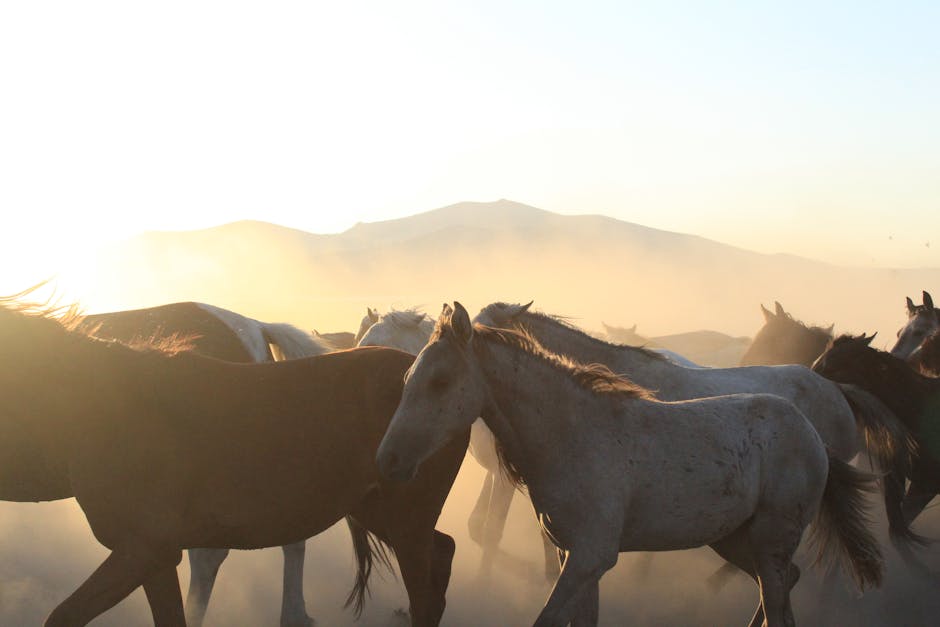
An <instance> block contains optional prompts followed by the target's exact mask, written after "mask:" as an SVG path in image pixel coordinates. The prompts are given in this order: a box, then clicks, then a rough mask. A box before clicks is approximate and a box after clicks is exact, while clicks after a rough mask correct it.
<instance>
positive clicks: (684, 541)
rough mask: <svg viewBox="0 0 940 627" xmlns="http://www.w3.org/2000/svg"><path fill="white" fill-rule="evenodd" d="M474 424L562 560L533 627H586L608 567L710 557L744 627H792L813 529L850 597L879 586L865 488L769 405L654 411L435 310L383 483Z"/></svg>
mask: <svg viewBox="0 0 940 627" xmlns="http://www.w3.org/2000/svg"><path fill="white" fill-rule="evenodd" d="M477 416H482V417H483V420H484V421H485V422H486V424H487V426H488V427H489V428H490V429H491V430H492V432H493V433H494V434H495V436H496V439H497V441H498V443H499V447H500V451H501V452H500V456H501V459H502V460H503V461H504V463H505V465H506V468H507V469H508V471H509V472H510V473H511V475H512V476H513V477H514V478H515V480H516V481H518V482H520V483H521V482H524V483H525V484H526V485H527V486H528V490H529V494H530V496H531V499H532V503H533V505H534V506H535V509H536V512H537V513H538V515H539V519H540V521H541V524H542V526H543V528H544V529H545V531H546V533H547V534H548V535H549V536H550V537H551V538H552V539H553V541H554V543H555V544H556V545H557V546H558V547H559V549H561V550H562V551H563V552H564V564H563V566H562V569H561V574H560V576H559V578H558V580H557V582H556V583H555V586H554V588H553V590H552V593H551V596H550V597H549V599H548V601H547V603H546V605H545V607H544V609H543V610H542V612H541V614H540V615H539V617H538V619H537V620H536V621H535V625H536V626H537V627H550V626H552V627H562V626H564V625H567V624H568V623H569V622H571V624H572V625H575V626H576V627H587V626H590V625H596V624H597V620H598V581H599V579H600V577H601V576H602V575H603V574H604V573H605V572H606V571H607V570H609V569H610V568H612V567H613V566H614V564H615V563H616V562H617V557H618V554H619V553H620V552H624V551H651V550H657V551H665V550H675V549H686V548H691V547H696V546H702V545H706V544H707V545H709V546H711V547H712V548H713V549H714V550H715V551H716V552H717V553H718V554H719V555H720V556H722V557H723V558H724V559H726V560H728V561H729V562H731V563H733V564H734V565H736V566H737V567H738V568H740V569H742V570H744V571H745V572H747V573H748V574H749V575H750V576H751V577H752V578H754V580H755V581H756V582H758V585H759V587H760V599H761V609H762V612H761V611H758V613H757V614H755V617H754V619H753V620H752V622H751V625H758V624H760V623H761V622H762V619H763V615H766V623H764V624H766V625H768V626H770V627H776V626H783V625H793V624H794V620H793V614H792V610H791V607H790V599H789V595H790V588H791V587H792V586H793V585H794V584H795V583H796V579H797V578H798V573H799V571H798V569H797V568H796V566H795V565H794V564H793V563H792V557H793V553H794V551H795V550H796V547H797V545H798V544H799V542H800V538H801V536H802V533H803V530H804V529H805V528H806V526H807V525H808V524H809V523H810V522H811V521H813V520H814V518H815V521H816V530H817V531H819V532H821V534H822V536H823V537H824V542H822V543H821V552H820V555H821V556H823V557H825V556H830V555H839V556H841V557H842V558H843V559H844V563H847V564H849V565H850V566H849V570H850V571H851V573H852V574H853V576H854V577H855V579H856V581H857V582H858V584H859V585H860V586H865V585H878V584H879V582H880V580H881V572H882V564H881V557H880V553H879V549H878V545H877V542H876V540H875V538H874V537H873V536H872V534H871V531H870V530H869V529H868V526H867V524H868V523H867V519H866V517H865V514H864V511H863V510H864V506H863V502H864V492H865V490H866V489H867V487H868V484H869V481H870V478H869V477H868V476H867V475H863V474H862V473H860V472H859V471H856V470H855V469H853V468H852V467H851V466H849V465H847V464H845V463H843V462H841V461H839V460H838V459H837V458H835V457H833V456H832V455H831V454H828V453H827V450H826V446H825V445H824V444H823V442H822V440H821V439H820V437H819V435H818V434H817V432H816V430H815V429H814V428H813V427H812V425H811V424H810V423H809V422H808V421H807V420H806V419H805V417H804V416H803V415H802V414H801V413H800V411H799V410H798V409H797V408H796V407H794V405H793V404H792V403H790V402H788V401H786V400H784V399H782V398H780V397H778V396H771V395H766V394H756V395H752V394H742V395H734V396H726V397H718V398H710V399H703V400H696V401H688V402H682V403H664V402H660V401H657V400H655V399H654V398H653V397H652V395H651V394H650V392H648V391H647V390H645V389H643V388H641V387H639V386H637V385H635V384H633V383H631V382H629V381H628V380H626V379H624V378H621V377H618V376H617V375H614V374H613V373H612V372H610V370H608V369H607V368H605V367H603V366H598V365H590V366H583V365H579V364H575V363H572V362H570V361H568V360H566V359H565V358H562V357H559V356H557V355H554V354H551V353H548V352H547V351H545V350H544V349H543V348H542V347H541V346H539V345H538V344H537V343H536V342H535V341H534V340H532V338H531V337H529V336H527V335H525V334H524V333H520V332H516V331H511V330H504V329H493V328H488V327H484V326H482V325H479V324H478V325H472V324H471V322H470V318H469V316H468V315H467V312H466V310H464V308H463V307H462V306H461V305H460V304H459V303H455V305H454V308H453V309H451V308H450V307H449V306H446V305H445V308H444V311H443V312H442V314H441V317H440V319H439V320H438V325H437V329H436V331H435V334H434V335H433V336H432V338H431V342H430V343H429V344H428V345H427V346H426V347H425V348H424V349H423V350H422V351H421V353H420V354H419V355H418V358H417V359H416V360H415V363H414V365H413V366H412V367H411V368H410V369H409V371H408V375H407V380H406V383H405V388H404V391H403V393H402V400H401V403H400V404H399V406H398V409H397V410H396V412H395V416H394V418H393V419H392V422H391V424H390V426H389V429H388V432H387V433H386V434H385V437H384V438H383V440H382V443H381V445H380V446H379V451H378V457H377V459H378V463H379V467H380V469H381V471H382V473H383V474H384V475H385V476H387V477H390V478H397V479H400V480H405V479H408V478H410V477H412V476H414V474H415V473H416V472H417V471H418V469H419V468H420V467H421V465H422V464H423V463H424V460H425V459H427V458H428V456H429V455H431V454H433V453H434V452H435V451H436V450H438V449H439V448H440V447H441V446H442V445H444V444H445V443H446V442H448V441H449V440H450V439H451V438H452V437H453V435H454V434H457V433H461V432H462V431H463V430H464V429H466V427H467V426H468V425H469V424H471V423H472V422H473V421H474V420H476V418H477Z"/></svg>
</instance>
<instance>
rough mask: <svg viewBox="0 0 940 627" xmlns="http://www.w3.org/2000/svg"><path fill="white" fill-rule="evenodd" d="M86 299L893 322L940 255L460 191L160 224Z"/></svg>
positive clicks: (753, 326)
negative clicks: (816, 257) (771, 244)
mask: <svg viewBox="0 0 940 627" xmlns="http://www.w3.org/2000/svg"><path fill="white" fill-rule="evenodd" d="M99 264H100V265H99V269H100V271H99V272H98V273H97V275H96V279H95V285H94V289H93V290H91V292H90V293H94V294H96V297H95V298H94V299H89V300H88V301H87V305H88V307H89V310H93V311H100V310H104V309H118V308H130V307H141V306H148V305H153V304H158V303H163V302H169V301H174V300H199V301H205V302H211V303H213V304H217V305H220V306H223V307H229V308H232V309H235V310H237V311H240V312H242V313H245V314H247V315H252V316H255V317H259V318H263V319H268V320H288V321H291V322H295V323H297V324H302V325H304V326H306V327H314V326H315V327H316V328H318V329H319V330H321V331H330V330H349V329H353V330H354V327H355V326H357V324H358V320H359V319H360V318H361V317H362V315H363V313H364V311H365V308H366V306H372V307H380V308H382V309H386V308H388V307H389V306H397V307H408V306H412V305H425V306H427V308H428V310H429V311H430V312H431V313H432V314H434V315H436V313H437V311H438V310H439V308H440V304H441V303H442V302H444V301H452V300H460V301H461V302H463V303H464V304H465V305H466V306H467V307H468V308H469V310H470V311H471V312H474V311H476V310H477V309H478V308H480V307H482V306H483V305H485V304H487V303H489V302H492V301H494V300H506V301H514V302H515V301H521V302H527V301H529V300H532V299H535V301H536V307H538V308H540V309H542V310H545V311H549V312H553V313H560V314H567V315H571V316H575V317H576V318H575V322H577V323H579V324H583V325H584V326H587V327H589V328H599V327H600V322H601V320H604V321H606V322H608V323H613V324H623V325H630V324H634V323H639V325H640V328H641V329H642V330H643V332H644V334H657V335H664V334H669V333H680V332H684V331H693V330H699V329H713V330H716V331H720V332H722V333H727V334H730V335H735V336H741V335H753V334H754V332H755V331H756V330H757V329H758V328H759V327H760V325H761V324H762V322H763V319H762V317H761V315H760V311H759V304H761V303H764V304H768V305H769V304H772V303H773V301H774V300H778V301H780V302H781V303H783V305H784V306H785V307H786V309H787V310H788V311H793V312H795V314H796V315H798V316H799V317H801V318H803V319H805V320H806V321H807V322H812V323H818V324H825V325H828V324H830V323H832V322H835V323H836V328H837V331H844V330H851V331H863V330H866V331H873V330H879V331H881V332H882V335H887V336H888V337H886V338H885V340H884V342H885V343H886V342H887V341H888V339H889V338H890V337H893V334H894V331H895V330H896V329H897V328H898V327H899V326H900V325H901V323H902V322H903V321H904V309H903V305H904V297H905V296H906V295H918V294H919V293H920V290H922V289H928V290H929V289H930V288H931V287H934V288H935V289H937V290H938V291H940V269H938V268H927V269H910V270H907V269H905V270H900V269H887V268H886V269H871V268H847V267H840V266H834V265H830V264H826V263H822V262H818V261H813V260H811V259H805V258H800V257H795V256H792V255H767V254H761V253H756V252H753V251H748V250H745V249H742V248H737V247H733V246H728V245H725V244H721V243H719V242H715V241H712V240H708V239H705V238H702V237H698V236H694V235H687V234H681V233H673V232H669V231H662V230H657V229H652V228H648V227H644V226H641V225H638V224H632V223H629V222H624V221H621V220H615V219H613V218H609V217H605V216H600V215H578V216H567V215H558V214H554V213H551V212H548V211H543V210H541V209H537V208H535V207H530V206H527V205H523V204H520V203H515V202H511V201H508V200H500V201H496V202H492V203H469V202H468V203H459V204H455V205H450V206H448V207H443V208H440V209H436V210H433V211H428V212H425V213H420V214H417V215H414V216H410V217H407V218H402V219H398V220H389V221H384V222H374V223H368V224H364V223H360V224H357V225H356V226H354V227H352V228H351V229H349V230H347V231H345V232H343V233H339V234H335V235H318V234H312V233H306V232H303V231H298V230H296V229H290V228H287V227H283V226H278V225H274V224H270V223H265V222H255V221H245V222H235V223H231V224H225V225H221V226H218V227H214V228H210V229H205V230H200V231H187V232H151V233H145V234H142V235H140V236H138V237H135V238H132V239H130V240H128V241H126V242H124V243H122V244H121V245H118V246H114V247H112V248H111V249H109V250H108V251H106V253H105V254H103V256H102V257H101V258H100V260H99Z"/></svg>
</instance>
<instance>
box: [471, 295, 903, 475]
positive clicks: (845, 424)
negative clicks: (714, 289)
mask: <svg viewBox="0 0 940 627" xmlns="http://www.w3.org/2000/svg"><path fill="white" fill-rule="evenodd" d="M531 305H532V303H528V304H526V305H518V304H507V303H493V304H491V305H487V306H486V307H484V308H483V309H482V310H481V311H480V313H479V314H477V316H476V317H475V318H474V321H475V322H478V323H480V324H483V325H486V326H493V327H500V328H513V329H524V330H525V331H526V332H528V333H530V334H531V335H532V337H534V338H535V339H536V340H537V341H538V342H539V343H540V344H541V345H542V346H544V347H545V348H546V349H548V350H549V351H551V352H553V353H558V354H559V355H565V356H566V357H569V358H571V359H573V360H575V361H578V362H581V363H599V364H603V365H605V366H607V367H608V368H610V369H611V370H612V371H614V372H617V373H621V374H624V375H626V376H628V377H630V379H631V380H632V381H635V382H636V383H637V384H639V385H641V386H643V387H645V388H648V389H651V390H654V391H655V392H656V396H657V398H660V399H662V400H666V401H680V400H688V399H693V398H706V397H710V396H721V395H724V394H738V393H766V394H776V395H777V396H781V397H783V398H785V399H787V400H789V401H790V402H792V403H793V404H794V405H796V406H797V408H798V409H799V410H800V411H801V412H802V413H803V414H804V415H805V416H806V417H807V418H808V419H809V421H810V422H811V423H812V424H813V426H814V427H815V428H816V430H817V431H818V432H819V435H820V437H821V438H822V440H823V442H825V443H826V446H828V447H829V448H830V450H831V451H832V452H833V454H834V455H835V456H836V457H837V458H838V459H840V460H842V461H845V462H848V461H850V460H852V458H854V457H855V455H856V454H857V453H858V452H859V449H860V447H859V437H858V430H859V429H862V430H864V434H865V436H866V438H868V439H869V441H870V443H871V446H873V447H876V448H892V447H896V446H897V443H898V442H904V441H906V440H907V438H906V436H905V435H904V430H903V428H902V427H901V425H899V423H898V422H897V419H896V418H895V417H894V416H893V414H891V413H890V411H888V410H887V409H886V408H885V407H884V405H882V404H881V403H878V402H877V401H876V399H873V397H872V396H871V395H870V394H866V393H865V392H864V391H861V390H860V389H859V388H855V387H853V386H844V385H839V384H837V383H834V382H832V381H830V380H828V379H826V378H824V377H822V376H820V375H818V374H816V373H814V372H813V371H812V370H810V369H809V368H806V367H804V366H797V365H787V366H746V367H737V368H689V367H685V366H682V365H679V364H677V363H675V362H673V361H671V360H668V359H664V358H663V357H662V355H660V354H658V353H655V352H653V351H650V350H647V349H643V348H638V347H634V346H624V345H618V344H610V343H608V342H605V341H603V340H599V339H597V338H594V337H592V336H590V335H588V334H587V333H585V332H583V331H581V330H580V329H578V328H576V327H574V326H573V325H571V324H569V323H567V322H566V321H565V320H564V319H563V318H559V317H556V316H550V315H547V314H543V313H540V312H536V311H531V309H530V306H531ZM892 438H894V439H892ZM875 452H876V453H878V451H875Z"/></svg>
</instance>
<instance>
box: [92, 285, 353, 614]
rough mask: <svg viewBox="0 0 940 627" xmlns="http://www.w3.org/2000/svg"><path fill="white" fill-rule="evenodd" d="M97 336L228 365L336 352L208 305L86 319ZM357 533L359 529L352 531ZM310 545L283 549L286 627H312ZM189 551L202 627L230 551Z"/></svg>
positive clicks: (319, 341) (192, 602) (194, 607)
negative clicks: (307, 590)
mask: <svg viewBox="0 0 940 627" xmlns="http://www.w3.org/2000/svg"><path fill="white" fill-rule="evenodd" d="M84 322H85V326H86V328H87V329H89V331H90V332H91V333H92V334H93V335H95V336H96V337H101V338H105V339H112V340H119V341H122V342H131V341H141V340H143V339H156V340H160V339H161V338H174V337H176V338H183V339H185V341H186V343H187V344H188V345H189V348H190V350H192V351H194V352H196V353H199V354H201V355H206V356H207V357H215V358H217V359H224V360H226V361H235V362H262V361H274V359H275V356H277V358H279V359H296V358H299V357H312V356H314V355H322V354H323V353H328V352H330V350H332V347H331V345H329V344H328V343H327V342H326V341H325V340H324V339H323V338H322V337H320V336H316V335H310V334H308V333H306V332H305V331H302V330H301V329H298V328H297V327H294V326H292V325H289V324H284V323H270V322H261V321H260V320H255V319H254V318H248V317H246V316H243V315H241V314H238V313H235V312H234V311H229V310H228V309H223V308H221V307H215V306H213V305H207V304H204V303H193V302H183V303H171V304H168V305H161V306H159V307H148V308H145V309H133V310H128V311H115V312H109V313H103V314H94V315H89V316H86V317H85V320H84ZM350 530H351V531H353V533H354V534H355V533H358V532H359V531H358V530H361V528H360V527H350ZM305 545H306V543H305V542H296V543H294V544H290V545H286V546H284V547H283V551H284V577H283V582H284V586H283V594H282V597H281V599H282V600H281V627H312V626H313V624H314V623H313V619H311V618H310V617H309V616H308V615H307V609H306V602H305V600H304V589H303V578H304V557H305V555H304V554H305V549H306V546H305ZM188 553H189V565H190V574H191V576H190V579H189V593H188V594H187V595H186V622H187V623H188V625H189V627H199V626H200V625H202V623H203V620H204V618H205V615H206V609H207V607H208V605H209V597H210V596H211V595H212V590H213V588H214V587H215V580H216V576H217V575H218V573H219V568H220V567H221V566H222V562H223V561H224V560H225V558H226V557H228V549H193V550H191V551H189V552H188Z"/></svg>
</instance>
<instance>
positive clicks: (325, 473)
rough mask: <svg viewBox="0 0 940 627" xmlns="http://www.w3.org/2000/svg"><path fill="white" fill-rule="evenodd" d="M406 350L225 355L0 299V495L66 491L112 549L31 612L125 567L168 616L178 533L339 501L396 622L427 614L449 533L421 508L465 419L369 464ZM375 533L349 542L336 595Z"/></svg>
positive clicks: (155, 608) (247, 542) (174, 608)
mask: <svg viewBox="0 0 940 627" xmlns="http://www.w3.org/2000/svg"><path fill="white" fill-rule="evenodd" d="M412 361H413V358H412V357H411V356H410V355H407V354H405V353H401V352H399V351H395V350H391V349H380V348H372V349H358V350H352V351H343V352H338V353H331V354H327V355H322V356H319V357H311V358H308V359H298V360H292V361H287V362H279V363H273V364H234V363H229V362H224V361H220V360H216V359H211V358H207V357H203V356H200V355H197V354H193V353H191V352H185V351H184V352H177V353H173V352H170V351H167V350H156V349H153V348H147V347H137V348H134V347H130V346H128V345H125V344H122V343H119V342H113V341H111V342H108V341H103V340H99V339H94V338H91V337H89V336H88V335H87V333H85V332H83V331H82V330H81V327H80V318H78V317H77V316H75V315H74V314H66V315H64V316H61V317H54V316H53V312H50V311H48V310H45V309H43V308H36V307H32V306H28V305H24V304H21V303H20V302H19V301H18V299H17V297H13V298H5V299H3V300H2V301H0V394H2V398H3V401H4V410H3V411H2V412H0V499H3V500H8V501H21V502H26V501H46V500H54V499H63V498H68V497H70V496H74V497H75V498H76V500H77V501H78V504H79V505H80V506H81V508H82V510H83V511H84V513H85V516H86V518H87V519H88V522H89V525H90V526H91V529H92V532H93V533H94V535H95V537H96V538H97V539H98V540H99V541H100V542H101V543H102V544H103V545H104V546H106V547H107V548H108V549H110V551H111V553H110V555H109V556H108V558H107V559H106V560H105V561H104V562H103V563H102V564H101V566H100V567H99V568H98V569H97V570H96V571H95V572H94V573H93V574H92V575H91V576H90V577H89V578H88V580H86V581H85V582H84V583H83V584H82V585H81V586H80V587H79V588H78V590H77V591H76V592H74V593H73V594H72V595H71V596H70V597H69V598H68V599H66V600H65V601H64V602H63V603H61V604H60V605H59V606H58V607H57V608H56V609H55V610H54V611H53V612H52V614H51V615H50V616H49V618H48V619H47V621H46V625H47V626H66V625H67V626H72V625H85V624H87V623H88V622H89V621H91V620H92V619H93V618H94V617H96V616H98V615H99V614H101V613H103V612H105V611H106V610H108V609H109V608H111V607H112V606H113V605H115V604H116V603H118V602H119V601H120V600H121V599H123V598H124V597H126V596H127V595H128V594H130V593H131V592H132V591H133V590H134V589H135V588H137V587H138V586H141V585H142V586H143V587H144V590H145V592H146V594H147V598H148V601H149V602H150V607H151V611H152V613H153V617H154V622H155V624H156V625H157V626H180V625H185V618H184V614H183V604H182V598H181V595H180V589H179V581H178V579H177V575H176V565H177V564H178V563H179V561H180V559H181V551H182V550H184V549H189V548H193V547H209V548H244V549H249V548H260V547H266V546H277V545H284V544H289V543H293V542H297V541H299V540H302V539H304V538H307V537H310V536H313V535H315V534H317V533H319V532H320V531H322V530H324V529H326V528H327V527H329V526H331V525H332V524H333V523H335V522H336V521H338V520H339V519H341V518H343V517H344V516H347V515H351V516H353V517H354V519H355V521H356V522H357V523H358V524H360V525H361V526H362V527H364V528H365V529H367V530H369V531H370V532H372V533H373V534H375V536H377V537H378V538H379V539H380V540H382V541H383V542H386V543H387V544H388V545H389V546H391V547H392V548H393V550H394V552H395V555H396V557H397V558H398V563H399V567H400V569H401V573H402V579H403V580H404V583H405V586H406V588H407V590H408V596H409V602H410V610H411V620H412V624H413V625H437V624H438V623H439V621H440V618H441V615H442V613H443V610H444V594H445V591H446V588H447V583H448V581H449V578H450V566H451V560H452V557H453V551H454V543H453V540H452V539H451V538H450V537H449V536H447V535H446V534H442V533H440V532H438V531H436V530H435V529H434V526H435V524H436V521H437V518H438V516H439V514H440V511H441V508H442V506H443V503H444V499H445V498H446V496H447V494H448V492H449V490H450V487H451V485H452V483H453V480H454V477H455V476H456V473H457V470H458V468H459V466H460V463H461V461H462V460H463V456H464V453H465V451H466V447H467V441H468V433H467V432H466V431H465V432H463V433H462V434H460V435H459V436H458V437H457V438H455V439H454V440H453V441H452V442H450V443H449V444H447V446H445V447H444V449H443V450H442V451H441V453H440V454H439V455H437V456H436V457H435V458H434V460H433V462H432V463H431V465H430V467H428V468H427V469H425V470H423V472H422V473H419V475H418V476H417V477H416V480H415V481H414V482H412V483H409V484H402V485H395V484H387V483H385V482H384V481H382V480H381V479H380V477H379V475H378V472H377V470H376V467H375V461H374V460H375V453H376V450H377V447H378V443H379V441H380V440H381V438H382V435H383V434H384V432H385V430H386V428H387V426H388V423H389V420H390V418H391V415H392V414H393V412H394V410H395V407H396V405H397V403H398V401H399V399H400V396H401V388H402V378H403V375H404V373H405V371H406V370H407V369H408V368H409V367H410V365H411V363H412ZM301 494H302V495H306V498H298V495H301ZM360 548H361V547H360ZM376 550H377V549H376V547H374V546H370V547H369V548H368V549H367V550H366V551H365V552H361V553H360V558H361V559H360V563H359V567H360V568H359V578H358V580H357V585H356V588H354V594H352V595H351V600H357V601H359V602H361V601H362V598H363V595H364V594H365V591H366V586H367V583H368V581H367V577H368V573H369V570H370V569H371V560H372V558H373V557H374V556H375V555H376Z"/></svg>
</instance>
